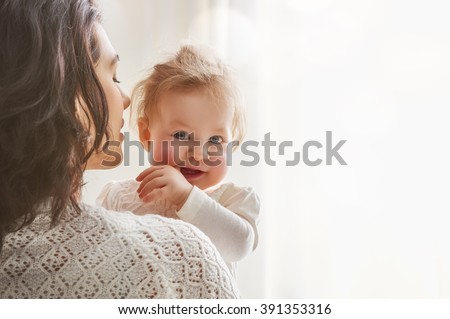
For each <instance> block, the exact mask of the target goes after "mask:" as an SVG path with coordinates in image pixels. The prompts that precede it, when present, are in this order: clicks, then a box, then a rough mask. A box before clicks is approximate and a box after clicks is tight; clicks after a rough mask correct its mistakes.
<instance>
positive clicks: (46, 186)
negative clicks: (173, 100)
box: [0, 0, 108, 251]
mask: <svg viewBox="0 0 450 319" xmlns="http://www.w3.org/2000/svg"><path fill="white" fill-rule="evenodd" d="M99 22H100V15H99V12H98V10H97V8H96V6H95V4H94V3H93V0H32V1H30V0H2V1H1V4H0V251H1V247H2V246H3V243H4V238H5V236H6V235H7V234H8V233H11V232H15V231H17V230H19V229H21V228H22V227H24V226H26V225H28V224H30V223H31V222H32V221H33V220H34V219H35V217H36V214H37V213H38V210H39V209H38V208H39V207H41V205H43V204H44V203H50V206H51V211H52V223H53V225H54V224H56V223H57V222H58V220H59V219H60V217H61V215H62V214H63V213H64V211H65V210H66V209H67V208H68V207H73V208H74V209H75V210H76V211H78V212H80V211H81V208H80V206H79V204H78V203H79V194H80V189H81V186H82V183H83V171H84V169H85V167H86V163H87V159H88V158H89V157H90V155H91V154H92V153H93V152H95V151H96V150H98V149H100V146H101V143H102V140H103V138H104V136H105V135H106V136H107V135H108V134H107V124H108V107H107V103H106V97H105V94H104V92H103V89H102V87H101V85H100V82H99V79H98V78H97V76H96V74H95V70H94V68H95V64H96V63H97V62H98V60H99V57H100V52H99V51H100V49H99V46H98V41H97V37H96V28H97V23H99ZM86 119H88V121H86ZM86 122H89V124H88V125H86V124H85V123H86ZM83 123H84V124H83ZM86 126H87V127H86ZM89 132H91V134H89ZM90 135H93V137H92V138H89V136H90ZM47 205H48V204H47Z"/></svg>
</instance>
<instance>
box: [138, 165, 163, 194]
mask: <svg viewBox="0 0 450 319" xmlns="http://www.w3.org/2000/svg"><path fill="white" fill-rule="evenodd" d="M162 176H164V170H163V169H158V170H154V171H153V172H151V173H149V174H148V175H147V176H145V177H143V179H142V181H141V183H140V184H139V187H138V189H137V190H136V191H137V192H138V193H139V192H140V191H141V190H142V188H144V187H145V185H147V184H148V183H149V182H150V181H152V180H154V179H155V178H158V177H162Z"/></svg>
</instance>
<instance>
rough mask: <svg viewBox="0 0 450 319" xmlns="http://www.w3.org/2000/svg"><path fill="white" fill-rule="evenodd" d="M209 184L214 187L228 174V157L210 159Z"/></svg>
mask: <svg viewBox="0 0 450 319" xmlns="http://www.w3.org/2000/svg"><path fill="white" fill-rule="evenodd" d="M209 161H210V162H211V165H209V171H208V175H209V182H210V184H211V186H212V185H215V184H218V183H220V182H221V181H222V180H223V179H224V177H225V175H226V174H227V172H228V166H227V160H226V156H218V157H217V156H215V157H210V158H209Z"/></svg>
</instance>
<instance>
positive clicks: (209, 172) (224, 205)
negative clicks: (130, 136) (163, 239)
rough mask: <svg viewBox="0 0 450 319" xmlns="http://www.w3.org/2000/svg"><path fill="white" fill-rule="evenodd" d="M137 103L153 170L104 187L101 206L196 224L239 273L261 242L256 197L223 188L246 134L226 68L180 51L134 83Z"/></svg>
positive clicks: (249, 191) (210, 59)
mask: <svg viewBox="0 0 450 319" xmlns="http://www.w3.org/2000/svg"><path fill="white" fill-rule="evenodd" d="M132 105H133V107H137V116H138V121H137V122H138V127H139V139H140V141H141V143H142V144H143V145H144V148H145V150H146V151H148V152H149V161H150V164H151V167H150V168H148V169H146V170H144V171H143V172H142V173H141V174H140V175H139V176H138V177H137V178H136V180H126V181H120V182H111V183H109V184H107V185H106V186H105V187H104V188H103V190H102V192H101V194H100V195H99V197H98V198H97V203H98V204H100V205H102V206H104V207H105V208H107V209H111V210H116V211H131V212H133V213H135V214H148V213H154V214H159V215H163V216H167V217H172V218H179V219H181V220H183V221H186V222H188V223H191V224H193V225H195V226H196V227H198V228H199V229H200V230H202V231H203V232H204V233H205V234H206V235H207V236H208V237H209V238H210V239H211V241H212V242H213V243H214V244H215V246H216V247H217V249H218V250H219V252H220V253H221V255H222V257H223V258H224V260H225V261H226V263H227V265H228V267H229V268H230V270H231V272H232V274H233V275H235V266H236V264H235V262H236V261H239V260H241V259H243V258H244V257H245V256H247V255H248V254H249V253H251V252H252V251H253V250H254V249H255V248H256V245H257V243H258V233H257V228H256V223H257V219H258V215H259V199H258V196H257V195H256V193H255V192H254V190H253V189H252V188H249V187H239V186H237V185H235V184H233V183H223V184H220V182H221V181H222V180H223V178H224V177H225V175H226V173H227V170H228V166H227V155H228V156H229V154H228V153H229V152H227V150H228V149H231V146H233V144H230V143H231V142H232V141H241V140H242V138H243V130H244V113H243V110H242V105H241V103H240V101H239V98H238V94H237V91H236V88H235V87H234V85H233V83H232V81H231V77H230V74H229V71H228V70H227V67H226V66H225V65H224V64H223V63H222V62H221V61H219V60H218V59H217V58H215V57H213V56H210V55H207V54H205V53H204V52H202V51H201V50H200V49H199V48H196V47H193V46H183V47H181V49H180V50H179V51H178V52H177V54H176V55H175V57H174V58H173V59H170V60H168V61H167V62H165V63H161V64H157V65H156V66H155V67H154V68H153V70H152V72H151V73H150V74H149V76H148V77H147V78H145V79H144V80H143V81H141V82H140V83H138V84H137V86H136V88H135V89H134V92H133V95H132Z"/></svg>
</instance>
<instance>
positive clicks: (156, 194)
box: [142, 188, 162, 203]
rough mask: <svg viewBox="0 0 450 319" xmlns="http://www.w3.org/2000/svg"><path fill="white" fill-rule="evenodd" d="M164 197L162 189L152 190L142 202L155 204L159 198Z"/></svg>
mask: <svg viewBox="0 0 450 319" xmlns="http://www.w3.org/2000/svg"><path fill="white" fill-rule="evenodd" d="M161 196H162V189H161V188H155V189H154V190H152V191H151V192H150V193H148V194H147V195H145V196H144V197H143V198H142V200H143V201H144V202H147V203H149V202H153V201H155V200H157V199H159V198H161Z"/></svg>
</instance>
